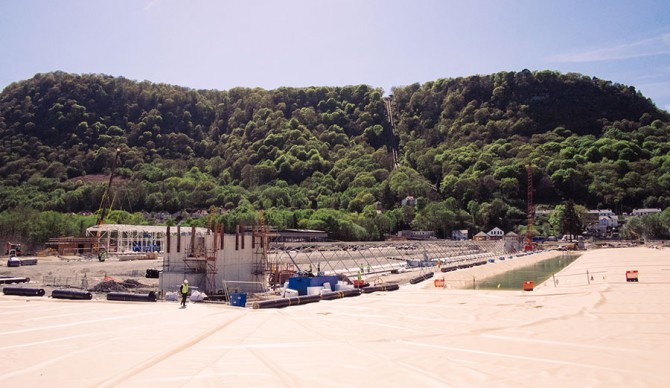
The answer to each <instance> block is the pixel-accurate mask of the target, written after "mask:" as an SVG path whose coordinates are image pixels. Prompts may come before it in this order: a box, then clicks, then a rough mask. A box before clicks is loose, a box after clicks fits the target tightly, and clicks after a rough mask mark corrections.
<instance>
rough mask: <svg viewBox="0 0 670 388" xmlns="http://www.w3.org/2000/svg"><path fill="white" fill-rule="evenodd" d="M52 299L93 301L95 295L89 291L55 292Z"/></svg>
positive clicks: (52, 292) (52, 293)
mask: <svg viewBox="0 0 670 388" xmlns="http://www.w3.org/2000/svg"><path fill="white" fill-rule="evenodd" d="M51 297H52V298H54V299H77V300H91V299H93V294H91V293H90V292H87V291H76V290H53V291H51Z"/></svg>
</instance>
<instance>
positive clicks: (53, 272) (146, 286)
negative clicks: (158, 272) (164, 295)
mask: <svg viewBox="0 0 670 388" xmlns="http://www.w3.org/2000/svg"><path fill="white" fill-rule="evenodd" d="M26 258H28V257H26ZM30 258H32V257H30ZM162 267H163V260H162V259H160V258H159V259H157V260H156V259H155V260H128V261H120V260H118V259H116V258H108V259H107V260H105V261H104V262H101V261H98V260H97V259H86V258H82V257H79V256H46V257H37V265H26V266H21V267H7V257H3V258H1V259H0V276H11V277H27V278H30V282H29V283H18V284H16V286H20V287H35V288H43V289H44V291H45V293H46V295H51V291H52V290H54V289H72V290H84V289H86V290H89V291H91V290H92V289H93V288H94V287H95V286H96V285H97V284H99V283H101V282H103V281H105V278H106V277H108V278H110V277H111V278H113V280H115V281H116V282H119V283H122V282H124V281H128V280H130V281H132V282H133V284H135V282H139V283H140V284H141V286H140V287H137V288H133V289H127V290H126V291H128V292H149V291H156V290H157V289H158V279H149V278H146V277H145V274H146V270H147V269H152V268H155V269H161V268H162ZM92 292H93V291H92ZM93 294H94V299H105V293H100V292H93Z"/></svg>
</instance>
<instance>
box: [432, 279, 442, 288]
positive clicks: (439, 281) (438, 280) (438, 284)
mask: <svg viewBox="0 0 670 388" xmlns="http://www.w3.org/2000/svg"><path fill="white" fill-rule="evenodd" d="M433 283H434V284H435V287H439V288H444V279H435V280H434V282H433Z"/></svg>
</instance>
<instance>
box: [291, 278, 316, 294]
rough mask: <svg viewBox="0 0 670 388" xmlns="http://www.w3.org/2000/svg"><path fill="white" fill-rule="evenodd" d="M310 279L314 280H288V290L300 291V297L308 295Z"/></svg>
mask: <svg viewBox="0 0 670 388" xmlns="http://www.w3.org/2000/svg"><path fill="white" fill-rule="evenodd" d="M310 279H312V278H304V277H293V278H288V288H290V289H292V290H296V291H298V295H307V287H310Z"/></svg>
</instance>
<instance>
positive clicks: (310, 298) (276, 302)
mask: <svg viewBox="0 0 670 388" xmlns="http://www.w3.org/2000/svg"><path fill="white" fill-rule="evenodd" d="M320 300H321V295H304V296H293V297H291V298H282V299H271V300H262V301H258V302H254V303H253V304H252V307H253V308H254V309H264V308H279V307H288V306H297V305H299V304H307V303H314V302H318V301H320Z"/></svg>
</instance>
